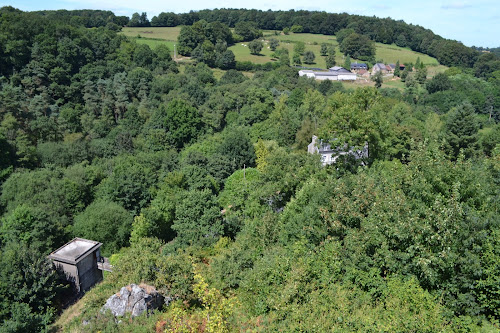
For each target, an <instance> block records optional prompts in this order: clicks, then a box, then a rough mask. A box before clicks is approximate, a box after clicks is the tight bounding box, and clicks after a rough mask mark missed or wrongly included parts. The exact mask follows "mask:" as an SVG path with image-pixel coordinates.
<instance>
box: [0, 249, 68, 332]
mask: <svg viewBox="0 0 500 333" xmlns="http://www.w3.org/2000/svg"><path fill="white" fill-rule="evenodd" d="M0 254H1V255H0V264H1V266H0V299H1V301H0V320H2V321H3V324H2V325H1V326H0V330H2V331H4V330H5V331H7V332H9V330H8V329H11V332H21V331H23V328H26V329H27V331H32V332H35V331H41V330H43V329H45V328H46V326H47V325H48V324H49V323H50V321H51V320H52V317H53V315H54V313H55V308H54V307H55V301H56V295H57V292H58V291H60V286H59V284H58V277H57V274H56V272H55V270H54V268H53V265H52V263H51V262H50V261H49V260H48V259H47V257H46V255H47V252H44V251H41V250H40V249H38V248H36V246H30V245H29V244H24V243H16V242H9V243H7V244H4V245H3V246H2V248H1V249H0ZM32 329H33V330H32Z"/></svg>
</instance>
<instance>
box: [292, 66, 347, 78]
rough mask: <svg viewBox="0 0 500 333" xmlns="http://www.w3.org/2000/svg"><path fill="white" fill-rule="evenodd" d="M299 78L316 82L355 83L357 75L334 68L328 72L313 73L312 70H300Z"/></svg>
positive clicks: (343, 69)
mask: <svg viewBox="0 0 500 333" xmlns="http://www.w3.org/2000/svg"><path fill="white" fill-rule="evenodd" d="M299 76H306V77H309V78H314V79H316V80H321V81H323V80H332V81H355V80H356V74H355V73H352V72H351V71H348V70H347V69H345V68H343V67H340V66H334V67H332V68H330V69H329V70H328V71H312V70H300V71H299Z"/></svg>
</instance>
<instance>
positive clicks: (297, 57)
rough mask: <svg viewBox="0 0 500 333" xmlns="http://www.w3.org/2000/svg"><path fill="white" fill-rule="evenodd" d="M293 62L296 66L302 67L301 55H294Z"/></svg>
mask: <svg viewBox="0 0 500 333" xmlns="http://www.w3.org/2000/svg"><path fill="white" fill-rule="evenodd" d="M292 62H293V64H294V65H300V64H302V61H301V60H300V54H298V53H294V54H293V58H292Z"/></svg>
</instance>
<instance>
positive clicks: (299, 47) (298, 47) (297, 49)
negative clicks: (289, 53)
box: [293, 42, 306, 55]
mask: <svg viewBox="0 0 500 333" xmlns="http://www.w3.org/2000/svg"><path fill="white" fill-rule="evenodd" d="M305 50H306V44H305V43H304V42H295V44H293V52H294V53H298V54H300V55H302V54H304V51H305Z"/></svg>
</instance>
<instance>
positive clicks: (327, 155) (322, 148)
mask: <svg viewBox="0 0 500 333" xmlns="http://www.w3.org/2000/svg"><path fill="white" fill-rule="evenodd" d="M346 148H347V145H346V146H345V148H342V147H335V148H332V146H331V145H330V144H329V143H324V142H323V141H322V140H318V137H317V136H316V135H313V136H312V141H311V143H310V144H309V145H308V146H307V152H308V153H309V154H320V155H321V163H322V164H323V166H325V165H330V164H334V163H335V162H336V161H337V159H338V158H339V156H344V155H351V156H353V157H354V159H356V160H359V159H364V158H368V144H365V146H364V147H363V149H361V150H354V149H353V148H349V149H348V150H346ZM361 164H362V165H363V164H364V162H361Z"/></svg>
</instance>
